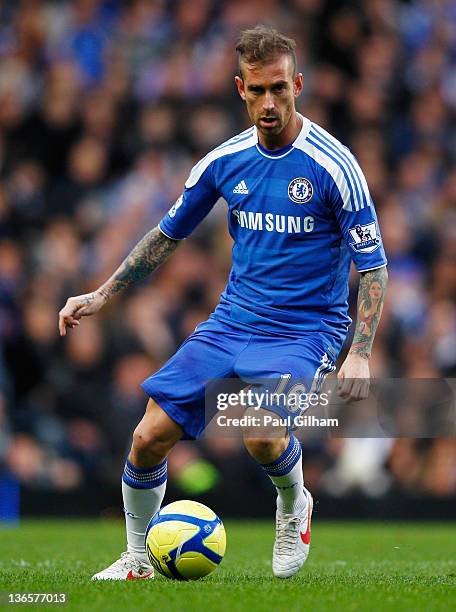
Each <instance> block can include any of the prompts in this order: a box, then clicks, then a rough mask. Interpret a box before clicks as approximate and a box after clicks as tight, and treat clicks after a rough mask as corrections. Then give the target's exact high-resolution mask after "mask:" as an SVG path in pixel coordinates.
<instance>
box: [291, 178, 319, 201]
mask: <svg viewBox="0 0 456 612" xmlns="http://www.w3.org/2000/svg"><path fill="white" fill-rule="evenodd" d="M313 192H314V190H313V185H312V183H311V182H310V181H309V179H306V178H301V177H299V178H294V179H293V180H292V181H290V184H289V185H288V197H289V198H290V200H293V202H296V204H305V203H306V202H308V201H309V200H310V199H311V198H312V196H313Z"/></svg>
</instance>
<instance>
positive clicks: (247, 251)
mask: <svg viewBox="0 0 456 612" xmlns="http://www.w3.org/2000/svg"><path fill="white" fill-rule="evenodd" d="M302 120H303V125H302V129H301V132H300V134H299V136H298V137H297V138H296V140H295V141H294V142H293V144H291V145H289V146H287V147H285V148H283V149H280V150H277V151H274V152H271V151H268V150H267V149H264V148H263V147H262V146H261V145H260V143H259V141H258V134H257V130H256V128H255V127H251V128H250V129H248V130H246V131H244V132H242V133H241V134H239V135H237V136H235V137H234V138H232V139H231V140H228V141H227V142H225V143H223V144H222V145H220V146H219V147H217V148H216V149H214V150H213V151H211V152H210V153H209V154H208V155H206V157H204V158H203V159H202V160H201V161H200V162H198V163H197V164H196V166H194V168H193V169H192V171H191V172H190V176H189V177H188V180H187V182H186V184H185V190H184V192H183V194H182V196H180V197H179V198H178V200H177V201H176V203H175V204H174V205H173V206H172V208H171V209H170V211H169V212H168V214H167V215H166V216H165V217H164V218H163V219H162V221H161V222H160V225H159V227H160V230H161V231H162V232H163V234H165V235H166V236H168V237H169V238H173V239H176V240H181V239H183V238H186V237H187V236H188V235H189V234H190V233H191V232H192V231H193V229H194V228H195V227H196V226H197V225H198V224H199V223H200V222H201V221H202V219H203V218H204V217H205V216H206V215H207V214H208V212H209V211H210V210H211V208H212V207H213V206H214V204H215V202H216V201H217V200H218V199H219V198H220V197H222V198H224V199H225V200H226V202H227V204H228V226H229V231H230V234H231V236H232V238H233V241H234V246H233V253H232V269H231V272H230V276H229V280H228V283H227V285H226V288H225V290H224V292H223V293H222V295H221V297H220V303H219V304H218V306H217V308H216V309H215V312H214V314H213V316H214V317H215V318H217V319H219V320H222V321H226V322H228V323H232V324H235V325H237V326H242V327H245V328H246V329H250V330H252V329H255V330H256V331H257V332H260V333H261V332H266V333H277V334H282V335H283V334H284V335H290V336H300V335H304V334H307V333H308V332H314V331H321V332H326V333H329V334H331V335H333V336H335V337H338V338H340V339H341V340H342V339H343V338H344V337H345V335H346V332H347V329H348V326H349V324H350V322H351V319H350V318H349V316H348V304H347V298H348V276H349V269H350V260H351V259H353V261H354V262H355V265H356V268H357V270H358V271H359V272H363V271H367V270H373V269H375V268H380V267H382V266H385V265H386V257H385V252H384V249H383V245H382V240H381V235H380V230H379V226H378V222H377V217H376V214H375V209H374V205H373V202H372V199H371V197H370V195H369V189H368V186H367V183H366V179H365V177H364V175H363V173H362V171H361V169H360V167H359V165H358V163H357V161H356V159H355V157H354V156H353V155H352V154H351V152H350V151H349V149H347V148H346V147H345V146H343V145H342V144H341V143H340V142H339V141H338V140H336V139H335V138H334V137H333V136H331V135H330V134H329V133H328V132H326V131H325V130H324V129H322V128H321V127H319V126H318V125H316V124H315V123H313V122H311V121H310V120H309V119H307V118H305V117H302Z"/></svg>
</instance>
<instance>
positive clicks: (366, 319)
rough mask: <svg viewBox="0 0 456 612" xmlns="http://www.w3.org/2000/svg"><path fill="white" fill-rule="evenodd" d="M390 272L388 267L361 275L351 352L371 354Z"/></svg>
mask: <svg viewBox="0 0 456 612" xmlns="http://www.w3.org/2000/svg"><path fill="white" fill-rule="evenodd" d="M387 284H388V272H387V270H386V267H384V268H379V269H378V270H371V271H369V272H365V273H364V274H362V275H361V278H360V281H359V290H358V317H357V320H356V327H355V334H354V336H353V343H352V346H351V348H350V353H358V354H360V355H365V356H369V355H370V354H371V351H372V344H373V342H374V336H375V332H376V331H377V327H378V324H379V322H380V317H381V316H382V310H383V304H384V301H385V294H386V286H387Z"/></svg>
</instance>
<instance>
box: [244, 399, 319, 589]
mask: <svg viewBox="0 0 456 612" xmlns="http://www.w3.org/2000/svg"><path fill="white" fill-rule="evenodd" d="M262 412H263V411H256V412H255V415H256V416H258V415H259V414H260V415H261V413H262ZM244 443H245V446H246V448H247V450H248V452H249V453H250V455H251V456H252V457H253V458H254V459H256V460H257V461H258V462H259V463H260V464H261V466H262V467H263V469H264V470H265V471H266V473H267V474H268V476H269V478H270V479H271V481H272V483H273V484H274V486H275V487H276V489H277V513H276V538H275V542H274V551H273V558H272V571H273V573H274V575H275V576H277V577H278V578H289V577H290V576H293V575H294V574H296V572H298V571H299V570H300V569H301V567H302V565H303V564H304V563H305V561H306V559H307V556H308V554H309V548H310V522H311V518H312V508H313V500H312V496H311V494H310V493H309V491H307V489H306V488H305V487H304V480H303V473H302V453H301V445H300V444H299V442H298V440H297V439H296V438H295V437H294V436H288V435H287V433H286V431H285V430H284V428H282V429H281V430H280V429H279V430H275V431H271V428H268V431H261V430H259V429H258V428H251V429H248V430H246V431H245V432H244Z"/></svg>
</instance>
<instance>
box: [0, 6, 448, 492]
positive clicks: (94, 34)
mask: <svg viewBox="0 0 456 612" xmlns="http://www.w3.org/2000/svg"><path fill="white" fill-rule="evenodd" d="M258 22H262V23H265V24H270V25H273V26H274V27H277V28H278V29H280V30H282V31H283V32H285V33H287V34H288V35H290V36H292V37H294V38H295V39H296V41H297V45H298V57H299V65H300V69H301V71H302V72H303V73H304V82H305V88H304V92H303V94H302V96H301V98H300V99H299V101H298V108H299V110H300V111H301V112H302V113H303V114H305V115H306V116H308V117H309V118H311V119H312V120H314V121H316V122H317V123H319V124H320V125H322V126H323V127H325V128H326V129H327V130H329V131H330V132H332V133H333V134H334V135H335V136H336V137H338V138H339V139H341V140H342V141H343V142H344V143H345V144H347V145H348V146H350V147H351V149H352V150H353V152H354V153H355V154H356V156H357V157H358V160H359V162H360V164H361V167H362V168H363V170H364V172H365V174H366V176H367V180H368V183H369V186H370V190H371V193H372V195H373V198H374V201H375V203H376V206H377V211H378V214H379V217H380V223H381V227H382V233H383V238H384V243H385V248H386V251H387V255H388V259H389V271H390V286H389V292H388V299H387V303H386V306H385V310H384V313H383V320H382V323H381V327H380V329H379V331H378V334H377V339H376V342H375V351H374V356H373V359H372V372H373V375H374V376H376V377H410V378H437V377H452V376H455V373H456V303H455V299H456V164H455V161H456V122H455V116H456V4H455V2H454V1H453V0H411V1H400V0H363V1H362V2H349V1H343V2H338V1H335V0H331V1H327V2H324V1H321V0H287V1H284V0H261V1H260V0H230V1H223V0H192V1H191V2H189V1H188V0H136V1H129V2H126V1H124V2H122V1H120V0H106V1H103V0H75V1H72V2H65V1H49V2H41V1H39V0H23V1H20V0H14V1H13V0H11V1H9V0H4V1H3V2H1V4H0V348H1V352H0V471H2V470H3V472H4V473H6V472H8V473H9V474H10V476H11V474H12V475H13V476H14V478H15V479H17V480H18V481H19V482H20V483H21V485H22V486H23V487H24V488H25V489H27V490H32V491H33V490H35V491H38V490H46V491H50V490H56V491H79V490H86V491H87V490H94V489H98V490H100V489H102V488H106V487H112V488H116V491H117V490H118V489H119V486H118V485H119V482H120V474H121V470H122V464H123V461H124V457H125V454H126V452H127V447H128V444H129V439H130V432H131V431H132V428H133V427H134V425H135V424H136V423H137V421H138V420H139V419H140V418H141V416H142V413H143V410H144V407H145V403H146V397H145V395H144V393H143V391H142V390H141V389H140V388H139V383H140V382H141V381H142V380H143V379H144V378H146V377H147V376H148V375H150V373H151V372H153V371H155V370H156V369H158V368H159V367H160V365H161V364H162V363H163V362H164V361H165V360H166V359H167V358H168V357H169V356H170V355H171V354H172V353H173V352H174V351H175V350H176V348H177V346H178V345H179V344H180V343H181V342H182V340H183V339H184V338H185V337H186V336H187V335H188V334H190V333H191V332H192V331H193V329H194V327H195V326H196V324H197V323H199V322H201V321H202V320H204V319H205V318H207V316H208V315H209V314H210V312H211V311H212V309H213V308H214V306H215V304H216V302H217V300H218V296H219V294H220V292H221V291H222V290H223V287H224V285H225V282H226V279H227V275H228V271H229V268H230V250H231V244H230V238H229V236H228V234H227V231H226V228H225V223H226V221H225V208H224V205H223V203H219V204H218V205H217V206H216V208H215V209H214V211H213V212H212V213H211V214H210V216H209V217H208V219H207V220H206V221H205V222H204V224H203V225H202V226H201V227H200V228H199V229H198V230H197V231H196V232H195V234H194V236H192V237H191V238H190V239H188V240H187V241H185V243H184V244H182V245H181V246H180V247H179V248H178V250H177V251H176V252H175V253H174V254H173V256H172V257H171V259H170V260H169V262H168V263H166V264H165V265H164V266H163V267H162V268H161V269H160V270H159V271H158V272H157V273H156V274H155V276H154V277H153V278H151V279H150V282H149V281H148V282H147V283H144V284H143V285H142V286H138V287H137V288H136V289H134V290H131V291H129V292H128V293H127V294H125V295H122V296H120V297H118V298H116V300H115V301H113V302H112V303H110V304H109V305H108V306H107V307H106V308H105V309H104V310H103V311H102V312H101V313H100V314H99V315H97V316H96V317H94V318H89V319H84V320H83V323H82V325H81V326H80V327H79V328H78V329H77V331H73V332H71V333H69V334H68V336H67V337H66V338H65V339H61V338H60V337H59V336H58V329H57V313H58V311H59V309H60V308H61V307H62V306H63V304H64V303H65V301H66V299H67V297H68V296H70V295H77V294H79V293H83V292H87V291H91V290H93V289H94V288H96V287H97V286H98V285H99V284H100V283H101V282H103V281H104V280H105V279H106V278H107V277H108V276H109V275H110V274H111V273H112V272H113V271H114V269H115V268H116V267H117V266H118V264H119V263H120V262H121V260H122V259H123V258H124V256H125V255H126V254H127V253H128V252H129V250H130V249H131V248H132V247H133V246H134V244H135V243H136V242H137V241H138V239H139V238H140V237H141V236H142V235H143V234H144V233H145V231H146V230H148V229H149V228H152V227H153V226H155V225H156V224H157V222H158V221H159V220H160V219H161V217H162V216H163V215H164V213H165V212H166V211H167V209H168V208H169V207H170V205H171V204H172V203H173V202H174V201H175V199H176V198H177V197H178V196H179V194H180V192H181V190H182V186H183V183H184V181H185V179H186V176H187V174H188V172H189V169H190V168H191V166H192V165H193V164H194V163H195V162H196V161H197V160H198V159H199V158H201V157H202V156H204V155H205V154H206V153H207V152H208V150H210V149H211V148H213V147H215V146H217V145H218V144H220V143H221V142H222V141H224V140H226V139H228V138H230V137H231V136H232V135H234V134H236V133H238V132H240V131H241V130H243V129H245V128H246V127H248V126H249V122H248V117H247V115H246V112H245V110H244V108H243V106H242V104H241V101H240V100H239V99H238V96H237V93H236V92H235V88H234V83H233V77H234V75H235V73H236V62H237V58H236V54H235V51H234V46H235V41H236V38H237V36H238V33H239V31H240V30H241V29H243V28H246V27H252V26H253V25H255V24H257V23H258ZM356 288H357V276H356V275H355V274H354V275H353V278H352V289H353V292H352V293H353V295H352V299H351V301H352V304H351V308H352V312H353V314H355V313H354V305H355V297H356ZM349 341H350V339H348V340H347V343H348V342H349ZM342 357H343V355H342ZM176 384H179V383H178V381H176ZM304 469H305V474H306V480H307V482H308V486H309V487H310V488H311V489H312V490H313V491H314V493H315V494H317V495H318V493H319V492H320V493H322V494H325V493H326V494H328V495H332V496H343V495H348V494H350V493H352V492H354V491H358V492H359V491H362V493H363V494H365V495H367V496H382V495H385V494H387V493H388V492H391V491H394V492H396V493H400V494H403V495H430V496H451V495H454V494H456V440H455V439H452V438H440V439H421V440H418V439H396V440H391V439H382V440H376V439H367V440H366V439H364V440H357V439H347V440H344V439H332V440H329V441H324V440H320V441H314V442H312V443H311V444H308V445H306V448H305V449H304ZM261 472H262V471H261V470H258V469H257V468H256V466H254V465H252V462H251V460H249V459H248V458H247V456H246V453H245V451H244V450H243V449H242V448H241V447H240V443H239V441H238V440H235V439H227V440H220V439H217V440H203V441H202V442H199V443H197V444H191V443H180V444H179V445H178V446H177V447H176V449H175V451H174V452H173V454H172V456H171V459H170V475H171V481H172V483H173V484H172V486H174V487H177V488H178V489H180V490H182V491H184V492H186V493H192V494H194V495H197V494H199V493H203V492H204V491H206V490H209V489H211V488H212V487H215V488H216V489H217V488H218V489H217V490H219V491H220V492H221V493H220V494H221V495H222V493H223V490H224V482H227V481H228V480H232V479H233V478H236V481H237V482H238V487H239V491H241V490H242V487H243V486H246V487H248V486H250V485H251V483H252V482H254V481H257V483H258V487H259V489H258V491H260V490H261V487H263V488H264V490H266V488H267V487H268V486H269V484H268V483H267V482H266V481H265V480H264V477H263V475H262V473H261Z"/></svg>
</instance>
